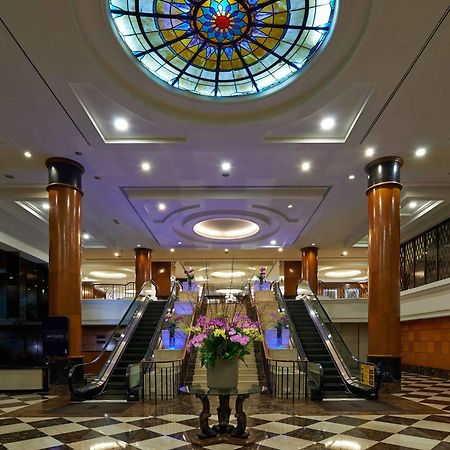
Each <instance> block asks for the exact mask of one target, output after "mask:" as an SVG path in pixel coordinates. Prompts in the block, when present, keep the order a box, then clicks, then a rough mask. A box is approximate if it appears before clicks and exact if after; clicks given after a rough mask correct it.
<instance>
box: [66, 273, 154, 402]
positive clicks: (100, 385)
mask: <svg viewBox="0 0 450 450" xmlns="http://www.w3.org/2000/svg"><path fill="white" fill-rule="evenodd" d="M156 300H157V298H156V286H155V284H154V283H153V281H148V282H146V283H145V284H144V285H143V286H142V289H141V291H140V293H139V295H137V296H136V298H135V299H134V300H133V302H132V303H131V304H130V306H129V307H128V309H127V311H126V312H125V314H124V315H123V317H122V319H121V320H120V322H119V324H118V325H117V326H116V328H115V330H114V332H113V333H112V334H111V336H110V337H109V339H108V340H107V342H106V343H105V345H104V347H103V349H102V351H101V352H100V353H99V355H98V356H97V357H96V358H95V359H94V360H92V361H90V362H88V363H83V364H77V365H75V366H73V367H72V368H71V369H70V371H69V388H70V391H71V394H72V398H73V399H74V400H77V399H81V400H83V399H84V396H85V395H87V394H88V391H89V392H91V391H92V396H96V395H99V394H100V393H101V392H102V390H103V389H104V387H105V386H106V381H107V379H108V377H109V376H110V375H111V372H112V370H113V369H114V367H115V364H116V363H117V361H118V360H119V359H120V357H121V355H122V353H123V351H124V350H125V347H126V344H127V342H128V340H129V339H130V338H131V336H132V335H133V333H134V330H135V328H136V326H137V324H138V322H139V317H140V315H141V314H143V312H144V311H145V309H146V307H147V305H148V302H150V301H156ZM130 324H131V325H132V326H129V325H130ZM106 351H112V353H111V355H110V356H109V359H108V361H107V363H105V364H104V365H103V367H102V369H101V370H100V372H99V374H98V375H97V376H96V377H95V378H94V380H93V381H92V382H91V383H89V385H87V386H83V387H75V386H73V384H72V382H73V380H75V379H82V378H83V376H79V375H78V374H79V373H80V372H79V371H82V373H85V370H84V369H85V368H86V367H87V366H90V365H93V364H95V363H97V362H98V361H100V360H101V359H102V358H103V356H104V354H105V352H106ZM89 395H90V394H89Z"/></svg>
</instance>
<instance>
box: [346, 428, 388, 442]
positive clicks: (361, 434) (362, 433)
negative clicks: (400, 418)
mask: <svg viewBox="0 0 450 450" xmlns="http://www.w3.org/2000/svg"><path fill="white" fill-rule="evenodd" d="M342 434H345V435H347V436H353V437H358V438H363V439H370V440H372V441H382V440H383V439H386V438H388V437H389V436H391V435H392V434H394V433H387V432H386V431H379V430H371V429H370V428H352V429H351V430H348V431H346V432H345V433H342Z"/></svg>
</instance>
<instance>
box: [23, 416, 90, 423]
mask: <svg viewBox="0 0 450 450" xmlns="http://www.w3.org/2000/svg"><path fill="white" fill-rule="evenodd" d="M18 419H19V420H21V421H22V422H25V423H33V422H39V421H40V420H52V419H56V417H18ZM85 419H86V417H85ZM67 420H70V419H67Z"/></svg>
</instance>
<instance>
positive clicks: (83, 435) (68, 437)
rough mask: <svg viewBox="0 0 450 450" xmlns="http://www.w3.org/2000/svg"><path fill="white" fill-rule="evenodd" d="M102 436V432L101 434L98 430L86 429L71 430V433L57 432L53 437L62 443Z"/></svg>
mask: <svg viewBox="0 0 450 450" xmlns="http://www.w3.org/2000/svg"><path fill="white" fill-rule="evenodd" d="M102 436H104V434H101V433H99V432H98V431H94V430H89V429H86V430H80V431H72V432H71V433H63V434H57V435H56V436H53V437H54V438H55V439H57V440H58V441H61V442H63V443H64V444H71V443H72V442H79V441H87V440H88V439H95V438H98V437H102Z"/></svg>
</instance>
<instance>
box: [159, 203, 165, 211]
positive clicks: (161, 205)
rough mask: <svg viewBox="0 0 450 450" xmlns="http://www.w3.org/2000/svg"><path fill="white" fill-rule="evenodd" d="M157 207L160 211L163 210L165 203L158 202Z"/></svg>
mask: <svg viewBox="0 0 450 450" xmlns="http://www.w3.org/2000/svg"><path fill="white" fill-rule="evenodd" d="M158 209H159V210H160V211H165V209H166V205H165V204H164V203H160V204H159V205H158Z"/></svg>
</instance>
